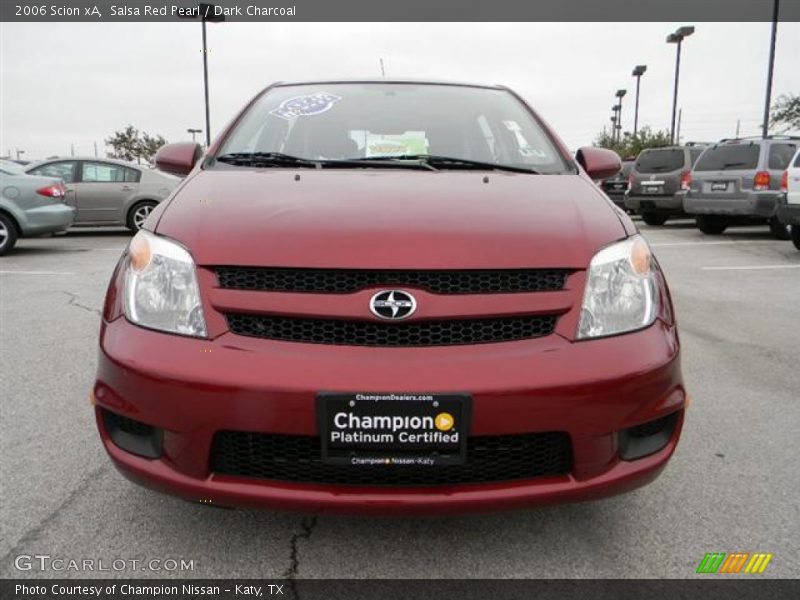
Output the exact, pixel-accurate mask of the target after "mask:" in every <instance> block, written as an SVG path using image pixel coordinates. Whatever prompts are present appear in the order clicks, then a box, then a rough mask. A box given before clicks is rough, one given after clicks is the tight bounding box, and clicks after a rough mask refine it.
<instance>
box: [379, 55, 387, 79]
mask: <svg viewBox="0 0 800 600" xmlns="http://www.w3.org/2000/svg"><path fill="white" fill-rule="evenodd" d="M380 61H381V77H386V70H385V69H384V68H383V59H382V58H381V59H380Z"/></svg>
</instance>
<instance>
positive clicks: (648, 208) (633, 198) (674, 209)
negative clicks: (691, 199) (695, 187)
mask: <svg viewBox="0 0 800 600" xmlns="http://www.w3.org/2000/svg"><path fill="white" fill-rule="evenodd" d="M683 196H684V194H683V193H677V194H671V195H669V196H650V195H647V196H645V195H641V194H637V195H632V194H627V195H626V196H625V208H627V209H628V210H630V211H633V212H636V213H640V214H641V213H642V212H654V213H661V214H669V215H680V214H683Z"/></svg>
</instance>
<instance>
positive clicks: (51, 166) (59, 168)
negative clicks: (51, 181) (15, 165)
mask: <svg viewBox="0 0 800 600" xmlns="http://www.w3.org/2000/svg"><path fill="white" fill-rule="evenodd" d="M31 173H32V174H34V175H44V176H45V177H60V178H61V179H63V180H64V183H73V182H74V181H75V161H64V162H54V163H48V164H46V165H42V166H41V167H37V168H35V169H33V170H32V171H31Z"/></svg>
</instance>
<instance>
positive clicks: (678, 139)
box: [675, 108, 683, 146]
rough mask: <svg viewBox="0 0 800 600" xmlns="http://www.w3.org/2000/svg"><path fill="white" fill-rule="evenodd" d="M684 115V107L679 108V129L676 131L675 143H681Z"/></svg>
mask: <svg viewBox="0 0 800 600" xmlns="http://www.w3.org/2000/svg"><path fill="white" fill-rule="evenodd" d="M682 116H683V109H682V108H680V109H678V131H677V132H676V133H675V143H676V144H677V145H678V146H680V145H681V117H682Z"/></svg>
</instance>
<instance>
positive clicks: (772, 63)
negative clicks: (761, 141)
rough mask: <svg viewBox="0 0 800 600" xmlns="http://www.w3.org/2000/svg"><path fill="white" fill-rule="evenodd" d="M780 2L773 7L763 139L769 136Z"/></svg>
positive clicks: (776, 1)
mask: <svg viewBox="0 0 800 600" xmlns="http://www.w3.org/2000/svg"><path fill="white" fill-rule="evenodd" d="M779 7H780V0H775V4H774V5H773V7H772V37H771V39H770V43H769V67H768V69H767V95H766V98H765V99H764V122H763V123H762V125H761V137H767V135H768V134H769V104H770V101H771V100H772V73H773V71H774V69H775V42H776V40H777V38H778V9H779Z"/></svg>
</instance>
